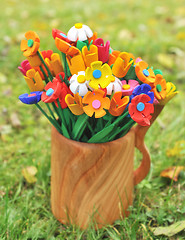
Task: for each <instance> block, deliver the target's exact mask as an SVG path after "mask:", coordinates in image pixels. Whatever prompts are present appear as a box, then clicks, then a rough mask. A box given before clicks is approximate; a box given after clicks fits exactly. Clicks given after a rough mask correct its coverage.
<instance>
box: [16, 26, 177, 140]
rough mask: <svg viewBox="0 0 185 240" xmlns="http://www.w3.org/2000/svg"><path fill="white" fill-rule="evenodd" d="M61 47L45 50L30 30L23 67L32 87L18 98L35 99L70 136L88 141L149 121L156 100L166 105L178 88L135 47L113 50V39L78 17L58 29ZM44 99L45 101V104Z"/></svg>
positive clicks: (54, 32) (110, 137)
mask: <svg viewBox="0 0 185 240" xmlns="http://www.w3.org/2000/svg"><path fill="white" fill-rule="evenodd" d="M52 35H53V38H54V40H55V45H56V47H57V49H58V50H59V51H60V52H61V57H60V55H59V54H58V53H54V52H53V51H52V50H47V51H40V38H39V36H38V35H37V34H36V33H35V32H32V31H28V32H27V33H26V34H25V38H26V39H24V40H22V42H21V51H22V52H23V55H24V56H25V57H26V60H24V61H23V62H22V63H21V66H20V67H19V70H20V71H21V72H22V74H23V75H24V78H25V81H26V83H27V84H28V87H29V89H30V93H29V94H28V93H24V94H22V95H20V96H19V99H20V100H21V101H22V102H23V103H25V104H35V105H36V106H37V107H38V109H39V110H40V111H41V112H42V113H43V114H44V115H45V116H46V117H47V119H48V120H49V121H50V122H51V124H53V125H54V127H55V128H56V129H57V130H58V131H59V132H60V133H61V134H63V135H64V136H65V137H67V138H70V139H73V140H76V141H81V142H88V143H100V142H108V141H113V140H115V139H118V138H120V137H122V136H124V135H125V134H126V133H127V132H128V131H129V130H130V128H131V127H132V126H133V125H134V124H135V123H138V124H140V125H142V126H149V125H150V119H151V118H152V114H153V113H154V109H155V108H154V105H155V104H160V105H165V104H166V103H167V102H168V101H169V100H170V99H171V98H173V97H174V96H175V95H176V94H177V93H178V92H177V91H176V87H175V85H174V84H173V83H171V82H166V80H165V79H164V77H163V74H162V72H161V71H160V70H159V69H156V70H154V69H153V68H152V67H149V66H148V64H147V63H146V62H145V61H143V60H142V59H141V58H135V57H134V56H133V55H132V54H131V53H128V52H120V51H117V50H113V49H112V48H111V47H110V42H109V41H107V42H104V40H103V39H102V38H98V36H97V33H96V32H94V33H93V32H92V31H91V29H90V28H89V27H88V26H86V25H84V24H81V23H76V24H75V25H74V26H73V27H72V28H71V29H70V30H69V31H68V33H67V34H65V33H64V32H62V31H60V30H58V29H53V30H52ZM41 102H43V103H44V104H45V106H46V107H43V106H42V105H44V104H43V103H41Z"/></svg>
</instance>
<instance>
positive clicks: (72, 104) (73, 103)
mask: <svg viewBox="0 0 185 240" xmlns="http://www.w3.org/2000/svg"><path fill="white" fill-rule="evenodd" d="M65 102H66V104H67V106H68V108H69V109H70V110H71V112H72V113H73V114H74V115H81V114H83V113H84V110H83V104H82V97H81V96H80V95H79V94H78V93H76V94H74V97H73V96H71V94H67V95H66V97H65Z"/></svg>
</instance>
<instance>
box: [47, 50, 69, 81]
mask: <svg viewBox="0 0 185 240" xmlns="http://www.w3.org/2000/svg"><path fill="white" fill-rule="evenodd" d="M45 62H46V64H47V66H48V67H49V69H50V71H51V72H52V75H53V76H56V75H57V74H58V73H60V72H63V71H64V69H63V66H62V63H61V60H60V56H59V54H58V53H52V54H51V56H50V57H48V58H47V57H46V58H45Z"/></svg>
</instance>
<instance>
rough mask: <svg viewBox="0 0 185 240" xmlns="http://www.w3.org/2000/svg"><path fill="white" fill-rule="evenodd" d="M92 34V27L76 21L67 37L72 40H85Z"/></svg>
mask: <svg viewBox="0 0 185 240" xmlns="http://www.w3.org/2000/svg"><path fill="white" fill-rule="evenodd" d="M92 36H93V32H92V31H91V29H90V28H89V27H88V26H86V25H84V24H82V23H76V24H75V25H74V26H73V27H72V28H71V29H70V30H69V31H68V33H67V38H68V39H69V40H70V41H72V42H76V41H77V40H80V41H85V40H87V39H88V38H91V37H92Z"/></svg>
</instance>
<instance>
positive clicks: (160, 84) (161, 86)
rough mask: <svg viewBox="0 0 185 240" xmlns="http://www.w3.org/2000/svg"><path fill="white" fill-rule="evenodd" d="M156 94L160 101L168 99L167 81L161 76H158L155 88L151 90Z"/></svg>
mask: <svg viewBox="0 0 185 240" xmlns="http://www.w3.org/2000/svg"><path fill="white" fill-rule="evenodd" d="M151 91H152V92H154V96H155V97H156V98H157V99H158V100H161V99H164V98H165V97H166V81H165V79H163V76H162V75H161V74H157V75H156V80H155V82H154V87H153V88H152V90H151Z"/></svg>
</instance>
